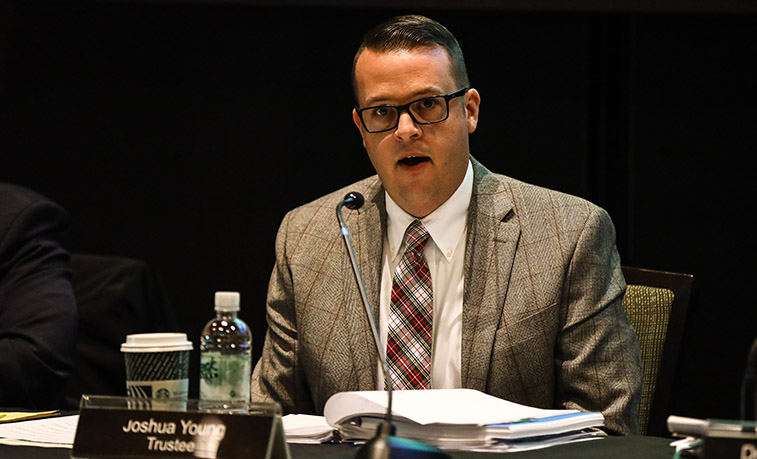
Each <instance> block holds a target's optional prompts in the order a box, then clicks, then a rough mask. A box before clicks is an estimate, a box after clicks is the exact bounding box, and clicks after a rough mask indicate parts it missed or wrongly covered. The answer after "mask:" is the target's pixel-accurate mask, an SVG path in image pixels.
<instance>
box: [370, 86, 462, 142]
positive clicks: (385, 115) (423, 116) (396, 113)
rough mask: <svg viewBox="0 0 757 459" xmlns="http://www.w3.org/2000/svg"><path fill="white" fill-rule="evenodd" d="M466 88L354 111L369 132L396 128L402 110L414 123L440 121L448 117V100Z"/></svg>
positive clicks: (460, 93) (457, 95)
mask: <svg viewBox="0 0 757 459" xmlns="http://www.w3.org/2000/svg"><path fill="white" fill-rule="evenodd" d="M468 89H470V88H462V89H458V90H457V91H455V92H451V93H449V94H443V95H440V96H433V97H424V98H423V99H418V100H414V101H412V102H409V103H407V104H405V105H376V106H375V107H366V108H360V109H357V110H356V111H357V114H358V116H359V117H360V121H362V122H363V127H364V128H365V130H366V131H368V132H371V133H375V132H386V131H391V130H392V129H394V128H396V127H397V125H398V124H399V122H400V114H401V113H402V112H403V111H407V113H408V114H409V115H410V118H412V119H413V121H414V122H415V123H416V124H434V123H441V122H442V121H444V120H446V119H447V118H448V117H449V101H450V100H452V99H454V98H455V97H460V96H462V95H464V94H465V93H466V92H468Z"/></svg>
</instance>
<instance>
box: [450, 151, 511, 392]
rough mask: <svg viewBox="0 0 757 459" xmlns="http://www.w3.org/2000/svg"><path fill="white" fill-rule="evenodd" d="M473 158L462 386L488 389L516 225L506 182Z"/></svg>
mask: <svg viewBox="0 0 757 459" xmlns="http://www.w3.org/2000/svg"><path fill="white" fill-rule="evenodd" d="M471 162H472V163H473V171H474V172H473V176H474V179H473V180H474V183H473V195H472V196H471V203H470V207H469V210H468V234H467V238H466V247H465V266H464V270H465V274H464V277H465V279H464V293H463V337H462V338H463V342H462V368H461V373H462V374H461V377H462V384H463V387H466V388H471V389H477V390H480V391H484V390H486V381H487V378H488V374H489V371H490V368H489V366H490V359H491V352H492V346H493V344H494V335H495V332H496V331H497V327H498V325H499V322H500V319H501V317H502V309H503V306H504V302H505V296H506V294H507V288H508V284H509V280H510V273H511V271H512V267H513V260H514V258H515V250H516V248H517V245H518V239H519V237H520V228H519V227H518V225H517V224H515V223H513V222H512V221H510V220H509V219H508V218H507V217H508V214H510V212H511V211H512V201H511V199H510V196H509V193H508V192H507V189H506V187H505V185H504V184H503V183H502V181H500V180H499V179H498V178H497V177H496V176H495V175H494V174H492V173H491V172H489V171H488V170H487V169H486V168H485V167H484V166H482V165H481V164H480V163H478V162H477V161H476V160H475V159H473V158H471Z"/></svg>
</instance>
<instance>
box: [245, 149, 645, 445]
mask: <svg viewBox="0 0 757 459" xmlns="http://www.w3.org/2000/svg"><path fill="white" fill-rule="evenodd" d="M472 162H473V170H474V185H473V196H472V198H471V202H470V208H469V211H468V233H467V245H466V253H465V268H464V271H465V280H464V286H465V287H464V288H465V290H464V299H463V332H462V333H463V336H462V338H463V339H462V369H461V371H462V375H461V376H462V383H463V386H464V387H467V388H472V389H477V390H480V391H483V392H486V393H489V394H492V395H494V396H497V397H500V398H503V399H507V400H510V401H514V402H517V403H523V404H527V405H531V406H537V407H544V408H552V407H556V408H575V409H581V410H589V411H601V412H602V413H603V414H604V416H605V426H606V430H608V431H609V432H611V433H620V434H631V433H637V431H638V419H637V417H638V403H639V399H640V395H641V359H640V352H639V345H638V342H637V340H636V335H635V333H634V330H633V327H632V326H631V324H630V323H629V322H628V319H627V317H626V315H625V312H624V311H623V307H622V304H621V301H622V298H623V294H624V292H625V287H626V285H625V281H624V279H623V275H622V272H621V269H620V258H619V256H618V253H617V250H616V248H615V229H614V227H613V224H612V221H611V220H610V217H609V216H608V214H607V213H606V212H605V211H604V210H602V209H601V208H599V207H597V206H595V205H593V204H591V203H589V202H588V201H586V200H583V199H580V198H577V197H574V196H570V195H566V194H563V193H559V192H556V191H552V190H548V189H545V188H541V187H537V186H534V185H529V184H526V183H523V182H520V181H517V180H514V179H512V178H509V177H506V176H503V175H498V174H493V173H491V172H490V171H488V170H487V169H486V168H485V167H484V166H482V165H481V164H480V163H478V162H477V161H475V160H473V159H472ZM353 190H354V191H359V192H360V193H362V194H363V196H365V201H366V202H365V205H364V206H363V207H362V208H361V209H359V210H357V211H350V210H346V209H345V220H346V223H347V226H348V227H349V229H350V234H351V237H352V241H353V244H354V246H355V251H356V254H357V259H358V262H359V264H360V267H361V270H362V273H363V277H364V280H365V283H366V290H367V293H368V297H369V300H370V302H371V304H372V306H373V308H374V315H375V316H377V310H378V304H379V286H380V278H381V253H382V249H383V241H384V231H385V229H386V209H385V197H384V188H383V187H382V185H381V182H380V180H379V179H378V177H377V176H373V177H370V178H367V179H365V180H362V181H360V182H357V183H355V184H353V185H350V186H349V187H346V188H343V189H341V190H339V191H336V192H334V193H331V194H329V195H327V196H324V197H322V198H320V199H317V200H315V201H313V202H311V203H309V204H305V205H303V206H301V207H298V208H297V209H294V210H292V211H291V212H289V213H288V214H287V215H286V216H285V217H284V220H283V222H282V223H281V227H280V229H279V232H278V236H277V238H276V264H275V266H274V269H273V273H272V275H271V280H270V285H269V290H268V300H267V320H268V332H267V334H266V337H265V343H264V348H263V355H262V357H261V358H260V360H259V361H258V363H257V365H256V367H255V371H254V372H253V376H252V397H253V401H277V402H279V403H280V404H281V405H282V408H283V410H284V412H285V413H290V412H294V413H317V414H320V413H322V411H323V406H324V404H325V403H326V400H327V399H328V398H329V396H331V395H332V394H334V393H336V392H341V391H354V390H375V389H376V377H377V364H376V359H377V355H376V349H375V345H374V343H373V338H372V333H371V331H370V328H369V322H368V320H367V318H366V317H365V312H364V309H363V306H362V304H361V299H360V293H359V290H358V288H357V284H356V282H355V279H354V276H353V274H352V270H351V268H350V262H349V258H348V255H347V251H346V249H345V247H344V243H343V241H342V239H341V235H340V232H339V229H338V228H339V227H338V223H337V221H336V216H335V210H334V209H335V207H336V205H337V204H338V203H339V201H340V200H341V199H342V198H343V197H344V195H345V194H346V193H347V192H348V191H353ZM376 320H377V321H378V318H377V317H376Z"/></svg>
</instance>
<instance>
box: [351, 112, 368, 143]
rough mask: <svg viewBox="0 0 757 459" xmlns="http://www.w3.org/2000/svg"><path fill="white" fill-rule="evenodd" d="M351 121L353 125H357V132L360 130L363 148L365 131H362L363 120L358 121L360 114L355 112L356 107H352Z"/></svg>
mask: <svg viewBox="0 0 757 459" xmlns="http://www.w3.org/2000/svg"><path fill="white" fill-rule="evenodd" d="M352 122H353V123H355V127H357V130H358V132H360V137H362V138H363V148H365V133H364V132H363V122H362V121H360V115H358V114H357V110H356V109H354V108H353V109H352Z"/></svg>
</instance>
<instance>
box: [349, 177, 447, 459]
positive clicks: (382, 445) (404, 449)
mask: <svg viewBox="0 0 757 459" xmlns="http://www.w3.org/2000/svg"><path fill="white" fill-rule="evenodd" d="M363 204H365V198H363V195H362V194H360V193H358V192H357V191H351V192H349V193H347V195H346V196H345V197H344V199H342V201H341V202H340V203H339V204H338V205H337V206H336V218H337V219H338V220H339V227H340V231H341V233H342V238H343V239H344V245H345V247H346V248H347V253H348V254H349V257H350V263H351V264H352V273H353V274H354V275H355V281H356V282H357V285H358V289H359V290H360V297H361V298H362V300H363V307H364V308H365V315H366V316H367V317H368V322H369V323H370V325H371V332H373V342H374V343H375V344H376V351H377V352H378V354H377V355H378V359H379V363H380V364H381V372H382V373H383V374H384V381H385V386H386V388H387V389H386V395H387V406H386V413H385V414H384V420H383V421H382V422H381V424H379V426H378V428H377V429H376V435H375V436H374V437H373V438H372V439H371V440H370V441H369V442H368V443H366V444H365V445H363V446H361V447H360V449H358V451H357V454H355V458H356V459H451V456H450V455H449V454H447V453H445V452H444V451H442V450H440V449H438V448H435V447H433V446H430V445H427V444H425V443H421V442H419V441H415V440H410V439H407V438H399V437H395V436H394V433H395V429H394V426H393V425H392V381H391V376H390V374H389V364H388V363H387V361H386V357H384V353H383V352H382V349H381V339H380V338H379V332H378V327H377V326H376V321H375V320H374V319H373V309H372V308H371V304H370V301H369V300H368V294H367V293H366V292H365V283H364V282H363V276H362V274H361V273H360V267H359V266H358V264H357V257H355V249H354V248H353V247H352V239H351V238H350V231H349V230H348V229H347V225H346V224H345V223H344V218H343V217H342V208H343V207H347V208H348V209H351V210H357V209H360V208H361V207H363Z"/></svg>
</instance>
